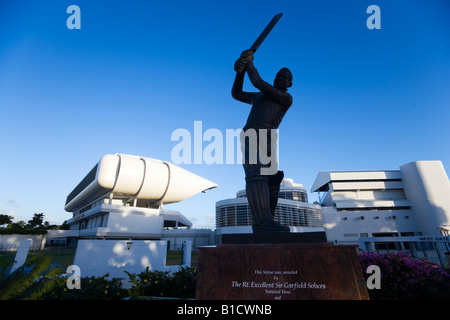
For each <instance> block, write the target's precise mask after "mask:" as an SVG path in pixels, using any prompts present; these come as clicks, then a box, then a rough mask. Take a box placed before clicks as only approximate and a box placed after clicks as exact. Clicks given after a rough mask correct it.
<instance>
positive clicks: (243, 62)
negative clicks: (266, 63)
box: [234, 50, 253, 72]
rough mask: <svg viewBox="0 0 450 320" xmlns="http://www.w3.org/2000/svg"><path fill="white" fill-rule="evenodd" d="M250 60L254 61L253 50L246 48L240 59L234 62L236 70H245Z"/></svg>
mask: <svg viewBox="0 0 450 320" xmlns="http://www.w3.org/2000/svg"><path fill="white" fill-rule="evenodd" d="M249 62H253V51H252V50H245V51H243V52H242V53H241V56H240V57H239V59H237V60H236V62H235V63H234V70H235V71H236V72H243V71H244V70H245V68H246V66H247V64H248V63H249Z"/></svg>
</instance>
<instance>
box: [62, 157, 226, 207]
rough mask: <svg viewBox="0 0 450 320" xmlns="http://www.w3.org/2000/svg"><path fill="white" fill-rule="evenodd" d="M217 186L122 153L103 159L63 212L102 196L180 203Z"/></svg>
mask: <svg viewBox="0 0 450 320" xmlns="http://www.w3.org/2000/svg"><path fill="white" fill-rule="evenodd" d="M216 187H217V184H215V183H214V182H211V181H209V180H207V179H204V178H202V177H200V176H198V175H196V174H194V173H192V172H189V171H187V170H185V169H182V168H180V167H178V166H176V165H174V164H172V163H170V162H167V161H160V160H157V159H151V158H145V157H139V156H132V155H126V154H115V155H112V154H107V155H105V156H103V157H102V158H101V159H100V161H99V162H98V163H97V164H96V165H95V166H94V168H93V169H92V170H91V171H90V172H89V173H88V174H87V176H86V177H85V178H84V179H83V180H82V181H81V182H80V183H79V184H78V185H77V186H76V187H75V189H74V190H73V191H72V192H71V193H70V194H69V195H68V196H67V200H66V205H65V207H64V209H65V210H66V211H69V212H74V211H76V210H78V209H80V208H81V207H83V206H85V205H87V204H88V203H89V202H92V201H95V200H96V199H99V198H101V197H104V196H106V195H108V194H109V195H111V194H112V195H113V196H114V198H122V199H125V200H126V201H127V202H131V201H140V202H141V204H144V206H150V205H152V204H153V205H158V204H161V203H165V204H167V203H174V202H179V201H182V200H184V199H186V198H189V197H191V196H193V195H194V194H197V193H199V192H201V191H206V190H208V189H212V188H216Z"/></svg>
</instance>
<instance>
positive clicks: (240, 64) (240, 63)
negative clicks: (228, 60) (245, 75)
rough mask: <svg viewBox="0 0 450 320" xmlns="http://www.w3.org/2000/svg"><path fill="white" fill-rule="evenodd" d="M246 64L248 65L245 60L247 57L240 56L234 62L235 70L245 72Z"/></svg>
mask: <svg viewBox="0 0 450 320" xmlns="http://www.w3.org/2000/svg"><path fill="white" fill-rule="evenodd" d="M246 66H247V62H246V61H245V59H243V58H242V57H240V58H239V59H237V60H236V62H235V63H234V71H236V72H239V73H241V72H244V70H245V67H246Z"/></svg>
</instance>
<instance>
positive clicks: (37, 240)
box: [0, 234, 45, 249]
mask: <svg viewBox="0 0 450 320" xmlns="http://www.w3.org/2000/svg"><path fill="white" fill-rule="evenodd" d="M28 239H30V240H31V248H36V247H39V246H41V244H42V245H44V244H45V243H44V242H45V241H43V239H44V235H35V234H6V235H0V247H5V248H11V247H15V249H17V248H18V247H19V245H20V242H21V241H22V240H28Z"/></svg>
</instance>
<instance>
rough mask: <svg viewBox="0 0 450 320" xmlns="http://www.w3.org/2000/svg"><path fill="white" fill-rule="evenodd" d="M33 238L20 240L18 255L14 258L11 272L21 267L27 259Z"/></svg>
mask: <svg viewBox="0 0 450 320" xmlns="http://www.w3.org/2000/svg"><path fill="white" fill-rule="evenodd" d="M30 246H31V239H27V240H22V241H20V245H19V248H18V249H17V253H16V257H15V258H14V264H13V265H12V267H11V272H10V274H11V273H13V272H14V271H15V270H16V269H18V268H20V267H21V266H22V265H23V264H24V263H25V261H26V260H27V255H28V250H30Z"/></svg>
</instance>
